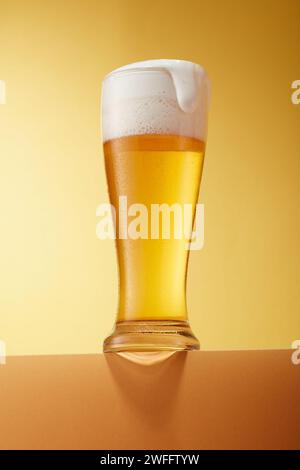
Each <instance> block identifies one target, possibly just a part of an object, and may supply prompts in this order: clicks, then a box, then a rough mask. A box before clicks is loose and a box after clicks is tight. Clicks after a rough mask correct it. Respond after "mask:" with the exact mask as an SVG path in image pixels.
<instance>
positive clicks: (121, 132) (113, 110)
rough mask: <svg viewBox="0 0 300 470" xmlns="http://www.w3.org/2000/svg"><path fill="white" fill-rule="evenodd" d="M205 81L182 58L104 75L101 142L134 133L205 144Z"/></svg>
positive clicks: (199, 70)
mask: <svg viewBox="0 0 300 470" xmlns="http://www.w3.org/2000/svg"><path fill="white" fill-rule="evenodd" d="M209 88H210V87H209V80H208V78H207V75H206V73H205V70H204V69H203V67H201V66H200V65H197V64H194V63H192V62H188V61H185V60H164V59H161V60H147V61H144V62H136V63H133V64H129V65H125V66H124V67H120V68H119V69H116V70H114V71H113V72H111V73H110V74H108V75H107V76H106V77H105V79H104V82H103V87H102V137H103V141H104V142H105V141H107V140H110V139H115V138H118V137H123V136H129V135H139V134H172V135H184V136H186V137H195V138H198V139H201V140H203V141H205V140H206V131H207V111H208V101H209Z"/></svg>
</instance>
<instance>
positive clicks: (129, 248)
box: [104, 135, 204, 321]
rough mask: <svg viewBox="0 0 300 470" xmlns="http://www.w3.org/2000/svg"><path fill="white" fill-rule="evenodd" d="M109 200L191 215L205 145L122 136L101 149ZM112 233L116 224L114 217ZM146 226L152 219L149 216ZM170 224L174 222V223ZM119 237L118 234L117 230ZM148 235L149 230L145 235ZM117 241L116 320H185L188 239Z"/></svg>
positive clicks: (170, 138) (175, 139)
mask: <svg viewBox="0 0 300 470" xmlns="http://www.w3.org/2000/svg"><path fill="white" fill-rule="evenodd" d="M104 155H105V166H106V173H107V179H108V187H109V193H110V200H111V203H112V204H113V206H114V207H115V208H116V209H117V214H118V209H119V197H120V196H121V195H126V196H127V203H128V206H130V205H131V204H134V203H136V202H139V203H141V204H144V205H145V207H146V208H147V209H148V214H150V213H151V204H153V203H156V204H169V205H170V206H171V205H173V204H180V205H183V204H191V205H192V207H193V213H194V210H195V204H196V202H197V198H198V191H199V183H200V177H201V173H202V165H203V156H204V143H203V142H201V141H200V140H196V139H193V138H186V137H182V136H168V135H137V136H130V137H122V138H119V139H114V140H111V141H108V142H106V143H105V144H104ZM116 222H117V228H118V227H119V220H118V217H117V220H116ZM148 223H149V225H150V223H151V219H150V216H149V219H148ZM173 223H174V220H173ZM117 232H118V230H117ZM149 232H150V231H149ZM148 236H149V238H147V239H135V240H132V239H130V238H127V239H120V238H119V237H117V239H116V246H117V254H118V262H119V273H120V286H119V287H120V294H119V311H118V321H124V320H128V321H130V320H186V318H187V312H186V300H185V282H186V270H187V259H188V254H189V251H188V250H187V249H186V243H187V240H186V238H185V237H184V234H183V235H182V237H181V238H180V239H175V238H174V236H173V232H172V231H171V234H170V238H169V239H161V238H159V239H151V234H150V233H149V235H148Z"/></svg>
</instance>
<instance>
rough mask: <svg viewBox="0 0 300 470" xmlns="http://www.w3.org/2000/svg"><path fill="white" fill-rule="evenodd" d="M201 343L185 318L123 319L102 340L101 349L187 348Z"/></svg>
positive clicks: (105, 350) (128, 350)
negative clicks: (157, 319) (163, 319)
mask: <svg viewBox="0 0 300 470" xmlns="http://www.w3.org/2000/svg"><path fill="white" fill-rule="evenodd" d="M199 348H200V344H199V341H198V340H197V338H196V337H195V336H194V335H193V333H192V330H191V328H190V325H189V323H188V322H185V321H156V320H149V321H142V320H141V321H123V322H118V323H117V324H116V327H115V330H114V332H113V333H112V335H110V336H109V337H108V338H106V340H105V341H104V346H103V350H104V352H126V351H127V352H155V351H189V350H193V349H199Z"/></svg>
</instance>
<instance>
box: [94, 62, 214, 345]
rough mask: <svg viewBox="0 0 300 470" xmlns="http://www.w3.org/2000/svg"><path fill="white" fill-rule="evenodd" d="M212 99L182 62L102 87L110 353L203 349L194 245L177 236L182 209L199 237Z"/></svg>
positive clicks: (137, 68)
mask: <svg viewBox="0 0 300 470" xmlns="http://www.w3.org/2000/svg"><path fill="white" fill-rule="evenodd" d="M208 94H209V83H208V79H207V76H206V73H205V71H204V70H203V68H202V67H201V66H199V65H196V64H193V63H191V62H187V61H180V60H154V61H145V62H138V63H134V64H130V65H127V66H125V67H121V68H120V69H117V70H115V71H113V72H112V73H110V74H109V75H108V76H106V78H105V80H104V82H103V89H102V135H103V147H104V157H105V167H106V174H107V181H108V190H109V195H110V201H111V204H112V205H113V207H114V208H115V214H116V219H115V228H116V248H117V258H118V265H119V306H118V313H117V321H116V324H115V328H114V331H113V333H112V335H111V336H109V337H108V338H107V339H106V340H105V342H104V351H105V352H126V351H132V352H134V351H136V352H138V351H141V352H142V351H143V352H147V351H148V352H150V351H151V352H152V351H153V352H154V351H172V350H174V351H175V350H188V349H199V342H198V340H197V339H196V338H195V336H194V335H193V333H192V331H191V329H190V326H189V323H188V318H187V308H186V293H185V291H186V275H187V263H188V255H189V251H188V249H187V243H186V236H184V235H179V236H178V234H177V236H175V235H174V234H175V229H176V227H175V224H176V223H178V219H176V217H175V209H174V208H176V207H185V206H186V207H188V206H189V207H190V208H191V224H190V230H192V226H193V219H194V215H195V207H196V203H197V199H198V192H199V185H200V179H201V173H202V165H203V159H204V152H205V141H206V127H207V108H208ZM140 207H142V208H144V209H143V211H142V210H141V209H137V208H140ZM162 207H163V208H164V209H166V208H167V209H169V215H170V221H169V228H170V227H171V228H172V229H174V230H173V232H172V230H171V232H172V233H171V232H170V236H169V237H167V236H165V234H162V227H158V228H157V227H153V226H151V223H152V224H153V223H154V222H153V221H154V219H153V214H152V209H154V208H155V210H156V213H157V210H158V212H159V215H161V213H160V209H161V208H162ZM157 208H158V209H157ZM139 211H140V212H139ZM161 212H163V211H161ZM145 214H146V215H145ZM134 216H136V217H137V218H138V220H137V218H136V219H135V222H134V221H133V222H132V223H133V224H134V228H135V229H136V230H135V231H133V230H131V232H130V230H129V226H128V224H129V223H130V221H131V220H133V219H134ZM142 216H144V221H143V222H144V225H143V229H141V225H142V223H141V217H142ZM145 217H146V223H145ZM157 220H161V219H156V222H157ZM138 226H139V227H138ZM150 226H151V227H150ZM147 228H148V232H147V230H146V229H147ZM131 229H132V227H131Z"/></svg>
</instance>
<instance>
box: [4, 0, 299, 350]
mask: <svg viewBox="0 0 300 470" xmlns="http://www.w3.org/2000/svg"><path fill="white" fill-rule="evenodd" d="M299 24H300V2H299V0H297V1H296V0H294V1H293V0H286V1H275V0H273V1H271V0H268V1H266V0H262V1H254V2H247V1H240V0H235V1H234V0H232V1H229V0H227V1H221V0H219V1H217V0H215V1H211V0H205V1H202V0H198V1H197V0H194V1H193V0H185V1H175V0H173V1H171V0H170V1H169V0H147V1H145V0H123V1H122V0H109V1H102V0H98V1H96V0H94V1H91V0H77V1H76V0H74V1H70V0H64V1H58V0H55V1H53V0H51V1H50V0H43V1H42V0H40V1H32V0H26V1H24V0H20V1H17V0H0V79H1V80H5V81H6V87H7V103H6V104H5V105H0V158H1V167H0V168H1V171H0V221H1V222H0V223H1V225H0V228H1V231H0V240H1V245H0V339H2V340H4V341H6V344H7V352H8V354H48V353H85V352H96V351H99V350H100V348H101V343H102V341H103V339H104V337H105V336H106V335H107V334H108V333H109V332H110V330H111V328H112V325H113V322H114V316H115V311H116V306H117V269H116V259H115V253H114V246H113V242H110V241H105V242H104V241H100V240H97V238H96V233H95V232H96V223H97V218H96V207H97V205H98V204H99V203H101V202H104V201H107V190H106V182H105V174H104V166H103V158H102V150H101V143H100V132H99V129H100V122H99V102H100V90H101V81H102V79H103V77H104V75H105V74H106V73H107V72H109V71H110V70H112V69H114V68H116V67H118V66H120V65H123V64H126V63H129V62H133V61H137V60H144V59H150V58H151V59H152V58H181V59H188V60H191V61H194V62H198V63H200V64H202V65H204V67H205V68H206V69H207V71H208V73H209V75H210V78H211V82H212V104H211V112H210V120H209V136H208V148H207V155H206V162H205V166H204V174H203V184H202V190H201V198H200V199H201V202H204V204H205V212H206V214H205V215H206V219H205V224H206V225H205V247H204V249H203V250H202V251H200V252H193V253H192V255H191V261H190V270H189V282H188V301H189V311H190V320H191V323H192V327H193V330H194V332H195V333H196V335H197V336H198V337H199V339H200V341H201V344H202V347H203V348H204V349H223V348H285V347H290V346H291V342H292V341H293V340H294V339H296V338H299V337H300V288H299V285H300V269H299V261H300V245H299V240H300V206H299V202H300V142H299V135H300V132H299V125H300V105H298V106H296V105H293V104H292V102H291V93H292V90H291V83H292V82H293V81H294V80H296V79H300V61H299V44H300V27H299Z"/></svg>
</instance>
